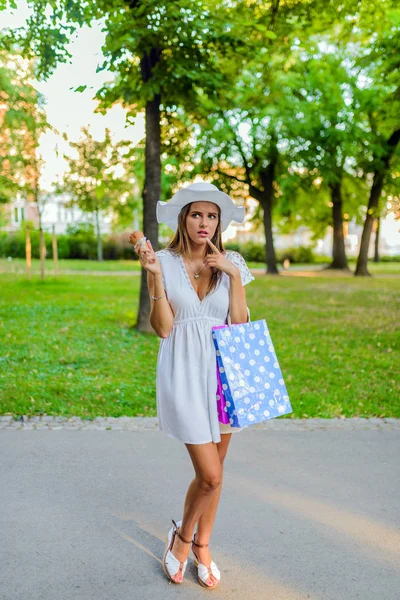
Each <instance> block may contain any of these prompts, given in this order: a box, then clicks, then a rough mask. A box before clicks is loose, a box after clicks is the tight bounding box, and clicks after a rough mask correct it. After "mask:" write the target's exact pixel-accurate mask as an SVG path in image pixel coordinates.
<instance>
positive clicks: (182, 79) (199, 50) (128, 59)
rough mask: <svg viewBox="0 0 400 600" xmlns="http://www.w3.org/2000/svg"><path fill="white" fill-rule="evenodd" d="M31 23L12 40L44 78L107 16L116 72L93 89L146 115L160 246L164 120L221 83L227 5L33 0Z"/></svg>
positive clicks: (150, 200)
mask: <svg viewBox="0 0 400 600" xmlns="http://www.w3.org/2000/svg"><path fill="white" fill-rule="evenodd" d="M28 5H29V6H30V7H31V8H32V9H33V14H32V16H31V17H30V18H29V19H28V22H27V26H26V27H25V28H22V29H20V30H18V31H16V32H12V37H13V38H14V39H17V40H18V42H19V43H20V44H22V45H23V47H24V51H25V53H26V54H27V55H28V56H36V57H38V66H37V72H38V75H39V76H41V77H43V78H47V77H48V76H49V75H50V74H51V72H52V71H53V70H54V68H55V66H56V65H57V64H58V63H59V62H65V61H66V60H67V59H68V57H69V53H68V48H67V43H68V41H69V40H70V39H71V36H72V34H73V33H74V32H75V31H76V29H77V28H78V27H80V26H82V25H83V24H87V25H90V24H91V23H92V21H93V20H95V19H102V20H103V22H104V29H105V31H106V32H107V36H106V42H105V45H104V47H103V49H102V50H103V54H104V57H105V60H104V63H103V65H102V66H101V67H100V68H101V69H108V70H110V71H112V72H113V73H115V79H114V81H113V82H112V83H111V84H108V85H105V86H104V87H103V88H102V89H101V90H99V91H98V93H97V94H96V97H97V99H99V101H100V109H101V110H102V111H106V110H107V109H108V108H109V107H110V106H112V104H114V103H116V102H120V103H122V104H123V105H124V106H125V107H128V108H129V117H130V118H131V117H134V116H135V115H136V114H137V113H138V112H140V111H142V110H144V111H145V115H146V142H145V180H144V187H143V231H144V234H145V235H146V237H148V238H150V239H151V240H152V241H153V247H154V249H157V247H158V225H157V220H156V218H155V209H156V203H157V201H158V200H159V199H160V193H161V160H160V154H161V127H160V121H161V117H162V116H164V117H165V118H167V119H168V116H169V114H170V111H172V110H175V109H176V108H177V107H180V106H184V107H185V108H193V107H194V106H195V105H196V103H197V96H198V92H199V90H200V89H202V90H204V91H205V92H206V93H207V94H210V95H212V94H213V93H214V91H215V89H216V88H217V87H218V86H220V85H221V84H222V77H221V75H220V71H219V65H218V54H219V53H220V52H223V51H224V49H226V48H228V47H231V46H235V45H240V44H243V43H244V41H243V40H242V39H241V38H238V39H235V38H234V31H232V27H231V23H230V22H229V20H228V19H227V13H226V11H225V10H224V2H223V1H221V2H220V3H215V2H211V1H207V0H179V1H176V2H171V1H168V0H164V1H163V2H160V1H158V0H157V1H156V0H130V1H129V2H125V1H123V0H100V1H99V2H96V3H80V4H79V3H78V4H76V3H72V4H71V3H70V2H68V1H67V0H61V1H60V2H59V3H58V4H57V6H55V5H54V4H53V3H52V2H43V1H42V0H31V1H30V2H28ZM149 310H150V301H149V296H148V293H147V281H146V272H145V270H143V269H142V277H141V290H140V300H139V315H138V327H139V329H141V330H148V331H152V329H151V327H150V324H149V320H148V315H149Z"/></svg>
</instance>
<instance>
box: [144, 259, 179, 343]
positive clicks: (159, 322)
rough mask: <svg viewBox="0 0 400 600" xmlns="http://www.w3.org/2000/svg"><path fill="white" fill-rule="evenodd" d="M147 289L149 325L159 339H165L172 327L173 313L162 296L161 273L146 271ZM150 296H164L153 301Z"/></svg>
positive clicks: (163, 291)
mask: <svg viewBox="0 0 400 600" xmlns="http://www.w3.org/2000/svg"><path fill="white" fill-rule="evenodd" d="M147 287H148V290H149V294H150V305H151V310H150V325H151V326H152V328H153V329H154V331H155V332H156V334H157V335H158V336H159V337H161V338H167V337H168V336H169V334H170V332H171V329H172V327H173V325H174V313H173V311H172V308H171V305H170V303H169V302H168V299H167V297H166V296H164V294H165V293H166V292H165V290H164V285H163V279H162V274H161V273H156V274H154V273H151V272H150V271H147ZM151 296H156V298H159V297H160V296H164V298H160V300H153V298H152V297H151Z"/></svg>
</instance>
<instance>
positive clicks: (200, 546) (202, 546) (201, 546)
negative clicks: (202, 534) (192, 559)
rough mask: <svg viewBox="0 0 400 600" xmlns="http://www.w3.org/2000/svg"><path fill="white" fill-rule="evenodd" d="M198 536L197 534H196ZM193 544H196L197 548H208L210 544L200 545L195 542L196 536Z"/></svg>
mask: <svg viewBox="0 0 400 600" xmlns="http://www.w3.org/2000/svg"><path fill="white" fill-rule="evenodd" d="M194 535H196V534H194ZM192 544H194V545H195V546H198V547H199V548H206V547H207V546H208V544H198V543H197V542H195V541H194V536H193V539H192Z"/></svg>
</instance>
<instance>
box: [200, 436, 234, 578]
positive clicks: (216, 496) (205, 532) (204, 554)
mask: <svg viewBox="0 0 400 600" xmlns="http://www.w3.org/2000/svg"><path fill="white" fill-rule="evenodd" d="M231 437H232V434H231V433H224V434H221V441H220V442H219V443H218V444H217V449H218V455H219V459H220V462H221V467H222V478H221V485H220V486H219V487H218V488H217V489H216V490H215V491H214V492H213V493H212V496H211V499H210V502H209V503H208V505H207V507H206V508H205V509H204V511H203V512H202V514H201V515H200V518H199V520H198V522H197V531H196V542H197V543H198V544H208V543H209V541H210V537H211V532H212V528H213V526H214V521H215V516H216V514H217V509H218V504H219V500H220V496H221V491H222V481H223V473H224V470H223V467H224V460H225V457H226V453H227V451H228V446H229V442H230V441H231ZM194 548H195V552H196V554H197V556H198V557H199V561H200V562H201V563H203V564H204V565H209V564H210V561H211V552H210V548H209V547H206V548H199V547H198V546H194ZM210 577H211V581H209V582H208V583H209V584H211V585H213V584H214V583H216V582H217V580H216V579H215V577H214V575H211V576H210Z"/></svg>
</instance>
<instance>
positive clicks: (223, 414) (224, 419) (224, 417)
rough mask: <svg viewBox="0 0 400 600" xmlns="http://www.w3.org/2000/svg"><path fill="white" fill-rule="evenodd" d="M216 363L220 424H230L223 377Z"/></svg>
mask: <svg viewBox="0 0 400 600" xmlns="http://www.w3.org/2000/svg"><path fill="white" fill-rule="evenodd" d="M215 362H216V369H217V409H218V421H219V422H220V423H225V424H228V423H229V415H228V412H227V408H226V400H225V394H224V390H223V389H222V381H221V376H220V374H219V369H218V363H217V361H215Z"/></svg>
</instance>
